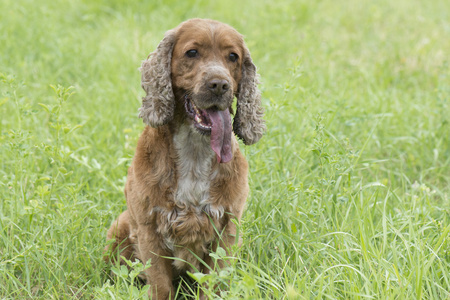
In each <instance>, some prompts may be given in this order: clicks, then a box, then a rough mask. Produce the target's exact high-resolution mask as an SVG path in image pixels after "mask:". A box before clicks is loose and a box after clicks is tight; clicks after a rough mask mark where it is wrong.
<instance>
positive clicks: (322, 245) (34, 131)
mask: <svg viewBox="0 0 450 300" xmlns="http://www.w3.org/2000/svg"><path fill="white" fill-rule="evenodd" d="M192 17H205V18H213V19H218V20H220V21H223V22H226V23H229V24H231V25H232V26H234V27H235V28H236V29H237V30H238V31H240V32H241V33H243V34H244V35H245V36H246V42H247V45H248V46H249V48H250V50H251V52H252V57H253V60H254V61H255V63H256V64H257V66H258V67H259V72H260V74H261V77H262V84H261V89H262V91H263V103H264V106H265V109H266V119H267V126H268V132H267V134H266V135H265V136H264V138H263V139H262V140H261V141H260V142H259V143H258V144H256V145H254V146H251V147H245V148H244V147H241V148H242V149H243V151H244V153H245V155H246V157H247V158H248V160H249V164H250V170H251V171H250V186H251V195H250V197H249V199H248V205H247V210H246V212H245V214H244V216H243V220H242V226H241V228H240V230H241V234H242V235H243V238H244V241H245V242H244V245H243V247H242V248H241V249H240V253H239V255H238V256H239V259H238V260H235V261H234V262H233V265H232V266H231V267H230V268H228V269H226V270H224V271H222V272H218V273H213V274H211V275H209V276H207V277H206V278H202V279H199V280H208V281H210V282H224V284H225V285H227V286H228V287H227V291H226V292H224V293H223V294H222V297H223V298H224V299H311V298H314V299H325V298H327V299H336V298H337V299H366V298H368V299H449V298H450V293H449V290H450V250H449V247H450V235H449V230H450V223H449V218H450V205H449V193H450V188H449V187H450V137H449V136H450V130H449V126H450V125H449V115H450V106H449V101H450V99H449V98H450V97H449V95H450V71H449V63H450V62H449V53H450V39H449V36H450V21H449V20H450V7H449V5H448V3H447V1H445V0H436V1H426V0H422V1H419V0H398V1H388V0H379V1H356V0H353V1H331V0H322V1H306V0H292V1H291V0H280V1H266V0H258V1H256V0H249V1H234V0H230V1H220V2H219V1H217V2H216V1H214V2H212V1H211V2H209V1H193V0H191V1H124V0H108V1H106V0H97V1H87V0H85V1H82V0H80V1H68V0H56V1H49V0H47V1H46V0H39V1H31V0H18V1H17V0H2V1H1V3H0V73H1V75H0V115H1V121H0V197H1V199H0V229H1V230H0V282H1V285H0V298H1V299H30V298H33V299H80V298H82V299H132V298H137V297H138V296H139V295H142V294H145V289H146V288H145V287H144V288H143V289H139V288H137V287H136V286H134V285H131V284H130V281H133V280H134V278H135V276H136V274H135V273H133V272H131V273H128V272H126V271H124V270H120V269H117V268H113V271H115V272H116V273H118V274H119V277H118V280H117V282H116V283H115V284H113V283H112V282H111V281H109V280H108V278H107V276H106V272H107V271H108V270H107V268H106V266H105V265H104V264H103V262H102V260H101V256H102V249H103V247H104V245H105V234H106V229H107V228H108V227H109V225H110V223H111V222H112V220H113V219H115V218H116V216H117V215H118V214H119V213H120V212H121V211H122V210H123V209H124V208H125V207H126V203H125V198H124V196H123V193H122V189H123V186H124V182H125V175H126V169H127V166H128V165H129V163H130V160H131V158H132V156H133V153H134V148H135V145H136V141H137V138H138V136H139V134H140V132H141V131H142V129H143V127H144V125H143V123H142V122H141V120H140V119H138V118H137V108H138V107H139V105H140V99H141V97H142V95H143V91H141V88H140V74H139V72H138V67H139V66H140V63H141V61H142V60H143V59H144V58H145V57H146V56H147V54H148V53H149V52H151V51H153V49H155V47H156V45H157V44H158V42H159V41H160V40H161V39H162V37H163V34H164V32H165V31H166V30H168V29H170V28H173V27H175V26H176V25H178V24H179V23H180V22H181V21H183V20H185V19H188V18H192ZM217 255H220V253H219V254H217ZM140 269H142V266H140V265H137V266H136V268H135V270H136V272H138V271H139V270H140ZM209 292H210V291H207V293H209ZM186 297H187V298H189V297H188V296H186Z"/></svg>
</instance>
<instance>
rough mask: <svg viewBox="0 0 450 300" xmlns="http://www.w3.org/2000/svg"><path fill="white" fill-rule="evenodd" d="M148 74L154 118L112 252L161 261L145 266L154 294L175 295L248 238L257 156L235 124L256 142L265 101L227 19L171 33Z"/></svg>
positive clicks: (144, 111) (146, 66) (146, 112)
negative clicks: (178, 284) (246, 220)
mask: <svg viewBox="0 0 450 300" xmlns="http://www.w3.org/2000/svg"><path fill="white" fill-rule="evenodd" d="M141 74H142V75H141V76H142V88H143V89H144V90H145V92H146V95H145V97H143V99H142V107H141V108H140V109H139V117H140V118H142V119H143V121H144V123H145V124H146V125H148V126H146V128H145V129H144V131H143V133H142V135H141V136H140V138H139V140H138V144H137V148H136V153H135V156H134V158H133V161H132V164H131V166H130V168H129V169H128V177H127V182H126V186H125V197H126V200H127V210H126V211H124V212H123V213H122V214H121V215H120V216H119V217H118V219H117V220H116V221H115V222H113V224H112V226H111V228H110V229H109V230H108V233H107V240H111V239H113V241H111V242H110V245H109V246H107V247H106V251H107V252H108V253H110V258H109V260H110V261H112V263H114V262H117V257H118V255H117V254H116V255H114V254H113V253H117V252H119V253H120V256H123V257H125V258H126V259H128V260H132V261H134V260H135V259H138V260H140V261H141V262H143V263H145V262H147V261H148V260H151V266H150V267H149V268H148V269H146V270H145V271H144V274H142V275H143V278H144V280H145V281H146V283H147V284H149V285H150V289H149V296H150V297H152V298H151V299H173V298H174V295H175V291H174V286H173V284H172V281H173V280H174V278H176V277H177V276H180V275H183V274H184V273H185V272H186V271H190V272H195V271H200V272H204V273H208V272H209V270H210V268H213V266H214V262H213V261H212V258H211V257H210V256H209V253H210V252H211V251H215V250H216V249H217V247H218V246H220V247H222V248H224V249H229V248H230V246H231V245H233V244H235V243H239V241H237V240H239V239H238V238H237V237H236V221H234V220H233V219H235V220H237V222H239V220H240V219H241V216H242V213H243V210H244V205H245V201H246V198H247V195H248V191H249V187H248V180H247V173H248V164H247V161H246V160H245V158H244V156H243V155H242V153H241V152H240V150H239V145H238V142H237V139H236V137H235V136H234V135H233V132H234V134H235V135H236V136H237V137H239V138H240V139H241V140H242V141H243V143H244V144H246V145H251V144H254V143H256V142H257V141H258V140H259V139H260V138H261V137H262V135H263V134H264V132H265V130H266V126H265V121H264V120H263V114H264V109H263V107H262V105H261V93H260V91H259V90H258V84H259V81H258V77H259V75H258V74H257V71H256V67H255V65H254V64H253V62H252V59H251V57H250V52H249V50H248V49H247V47H246V46H245V44H244V40H243V37H242V35H241V34H239V33H238V32H237V31H236V30H235V29H233V28H232V27H231V26H229V25H226V24H223V23H220V22H218V21H214V20H207V19H191V20H188V21H186V22H183V23H181V24H180V25H179V26H178V27H176V28H175V29H172V30H169V31H167V32H166V34H165V36H164V38H163V40H162V41H161V42H160V44H159V45H158V47H157V49H156V51H154V52H153V53H151V54H150V55H149V56H148V58H147V60H145V61H144V62H143V63H142V67H141ZM235 97H236V99H237V100H236V112H235V113H234V112H233V106H232V104H233V100H234V98H235ZM232 115H234V118H233V120H232ZM171 258H175V259H171ZM198 258H200V260H199V259H198ZM119 260H120V263H121V264H124V265H126V264H125V262H124V261H123V260H122V259H121V258H120V259H119ZM221 265H222V266H223V262H221ZM206 266H208V267H206Z"/></svg>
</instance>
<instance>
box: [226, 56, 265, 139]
mask: <svg viewBox="0 0 450 300" xmlns="http://www.w3.org/2000/svg"><path fill="white" fill-rule="evenodd" d="M258 77H259V75H258V74H257V73H256V66H255V65H254V64H253V61H252V58H251V57H250V52H249V51H248V49H247V48H245V54H244V59H243V63H242V78H241V82H240V84H239V87H238V91H237V105H236V115H235V116H234V122H233V131H234V133H235V134H236V135H237V136H238V137H239V138H240V139H242V141H243V142H244V144H246V145H252V144H254V143H256V142H257V141H259V139H260V138H261V137H262V135H263V134H264V132H265V131H266V125H265V121H264V120H263V119H262V117H263V114H264V109H263V107H262V105H261V92H260V91H259V89H258V84H259V81H258Z"/></svg>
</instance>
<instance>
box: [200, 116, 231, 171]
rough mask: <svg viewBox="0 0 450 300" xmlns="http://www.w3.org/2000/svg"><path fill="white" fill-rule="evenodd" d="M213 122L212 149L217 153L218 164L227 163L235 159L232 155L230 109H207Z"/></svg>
mask: <svg viewBox="0 0 450 300" xmlns="http://www.w3.org/2000/svg"><path fill="white" fill-rule="evenodd" d="M206 112H207V113H208V116H209V119H210V120H211V123H212V126H211V148H212V149H213V151H214V152H215V153H216V157H217V162H219V163H226V162H229V161H230V160H231V159H232V158H233V154H232V153H231V116H230V112H229V111H228V109H225V110H223V111H219V110H211V109H207V110H206Z"/></svg>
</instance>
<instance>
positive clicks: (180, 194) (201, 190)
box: [174, 127, 216, 207]
mask: <svg viewBox="0 0 450 300" xmlns="http://www.w3.org/2000/svg"><path fill="white" fill-rule="evenodd" d="M174 145H175V150H176V152H177V154H178V161H177V175H178V180H177V183H178V184H177V189H176V193H175V199H174V200H175V203H176V204H177V205H179V206H198V207H202V206H205V205H207V204H209V189H210V184H211V181H212V180H213V179H214V178H215V176H216V174H215V172H214V171H212V162H213V159H214V157H215V154H214V152H213V151H212V149H211V147H210V145H209V141H208V138H207V137H204V136H202V135H200V134H197V133H195V132H192V130H191V129H190V128H188V127H183V128H181V129H180V132H179V133H178V134H176V135H175V136H174Z"/></svg>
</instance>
